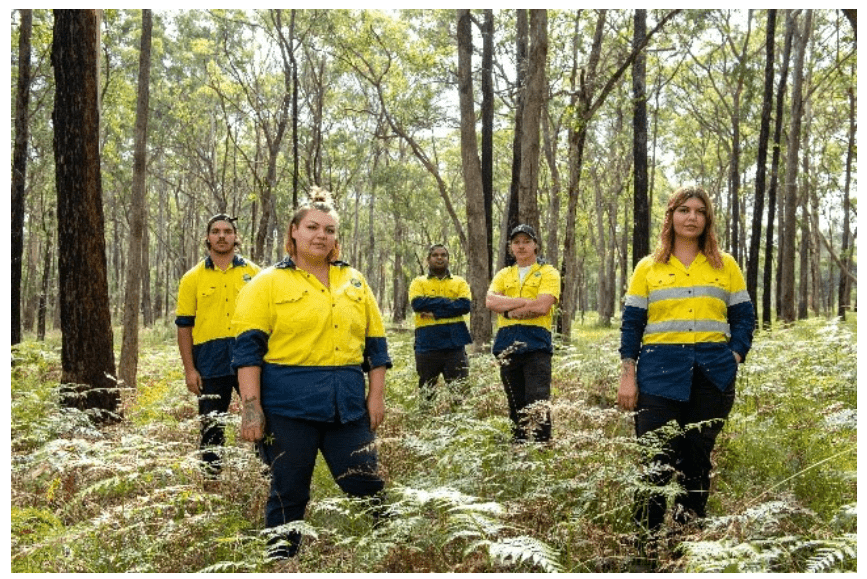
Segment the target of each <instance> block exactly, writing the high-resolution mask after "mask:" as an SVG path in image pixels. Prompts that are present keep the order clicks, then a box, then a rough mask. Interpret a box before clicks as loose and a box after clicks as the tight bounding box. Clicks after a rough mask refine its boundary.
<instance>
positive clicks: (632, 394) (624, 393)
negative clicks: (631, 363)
mask: <svg viewBox="0 0 867 579" xmlns="http://www.w3.org/2000/svg"><path fill="white" fill-rule="evenodd" d="M636 404H638V384H637V383H636V381H635V373H634V372H633V373H625V372H624V373H623V374H622V375H621V376H620V388H618V389H617V405H618V406H620V408H621V409H623V410H635V406H636Z"/></svg>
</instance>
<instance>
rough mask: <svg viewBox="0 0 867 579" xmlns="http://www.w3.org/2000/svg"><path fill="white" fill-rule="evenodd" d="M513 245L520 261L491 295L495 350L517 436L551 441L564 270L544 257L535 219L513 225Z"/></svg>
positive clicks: (487, 302)
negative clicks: (555, 331) (555, 338)
mask: <svg viewBox="0 0 867 579" xmlns="http://www.w3.org/2000/svg"><path fill="white" fill-rule="evenodd" d="M509 251H510V252H511V253H512V255H514V257H515V261H516V263H515V265H512V266H510V267H506V268H503V269H501V270H500V271H499V272H497V275H495V276H494V279H493V280H492V281H491V286H490V287H489V288H488V295H487V297H486V299H485V305H486V306H487V308H488V309H489V310H491V311H494V312H496V313H497V314H499V315H498V316H497V335H496V337H495V338H494V345H493V347H492V351H493V353H494V355H495V356H497V358H498V359H499V361H500V378H501V379H502V381H503V388H504V389H505V391H506V398H507V399H508V401H509V418H511V420H512V438H513V440H514V441H515V442H523V441H526V440H528V439H529V440H535V441H536V442H546V441H548V440H550V439H551V414H550V410H549V409H548V408H547V401H548V399H549V398H550V396H551V356H552V354H553V352H554V347H553V343H552V340H551V325H552V322H553V312H554V305H555V304H556V303H557V300H558V299H559V298H560V274H559V272H558V271H557V269H556V268H554V267H552V266H551V265H548V264H547V263H545V261H544V260H542V259H540V258H539V257H538V253H539V243H538V238H537V237H536V231H535V230H534V229H533V228H532V227H531V226H529V225H526V224H521V225H518V226H517V227H515V228H514V229H512V231H511V232H510V233H509ZM539 403H541V404H539ZM531 405H533V408H532V409H528V408H527V407H528V406H531Z"/></svg>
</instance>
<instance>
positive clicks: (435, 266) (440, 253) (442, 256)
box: [427, 247, 449, 271]
mask: <svg viewBox="0 0 867 579" xmlns="http://www.w3.org/2000/svg"><path fill="white" fill-rule="evenodd" d="M427 265H428V267H429V268H430V269H431V271H445V270H446V269H447V268H448V266H449V252H448V251H446V248H445V247H435V248H434V250H433V251H431V253H430V255H429V256H428V258H427Z"/></svg>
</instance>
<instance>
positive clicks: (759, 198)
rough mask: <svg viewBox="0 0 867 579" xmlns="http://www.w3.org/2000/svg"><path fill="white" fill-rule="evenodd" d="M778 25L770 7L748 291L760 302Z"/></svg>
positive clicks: (748, 266)
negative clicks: (760, 272) (775, 46)
mask: <svg viewBox="0 0 867 579" xmlns="http://www.w3.org/2000/svg"><path fill="white" fill-rule="evenodd" d="M776 28H777V11H776V10H773V9H772V10H768V22H767V34H766V36H765V91H764V97H763V98H762V120H761V128H760V129H759V148H758V152H757V159H756V197H755V201H754V203H753V224H752V233H751V235H750V249H749V258H748V259H747V280H746V281H747V292H748V293H749V294H750V299H751V300H752V302H753V303H754V304H756V306H758V303H759V302H758V283H759V247H760V244H761V237H762V216H763V213H764V209H765V177H766V175H767V164H768V141H769V140H770V135H771V108H772V107H773V99H774V36H775V34H774V33H775V32H776Z"/></svg>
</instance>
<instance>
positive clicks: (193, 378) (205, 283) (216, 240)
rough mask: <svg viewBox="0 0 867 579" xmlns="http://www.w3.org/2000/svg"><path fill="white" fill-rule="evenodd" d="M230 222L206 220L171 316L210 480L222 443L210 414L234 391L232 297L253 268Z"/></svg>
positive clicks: (222, 436) (220, 217) (222, 407)
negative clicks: (200, 255)
mask: <svg viewBox="0 0 867 579" xmlns="http://www.w3.org/2000/svg"><path fill="white" fill-rule="evenodd" d="M235 221H236V218H232V217H229V216H228V215H226V214H223V213H220V214H218V215H214V216H213V217H211V218H210V219H209V220H208V230H207V236H206V237H205V247H207V249H208V256H207V257H206V258H205V259H203V260H202V261H200V262H199V263H197V264H196V265H195V266H194V267H193V268H192V269H190V270H189V271H188V272H187V273H185V274H184V276H183V278H181V283H180V289H179V292H178V307H177V317H176V319H175V324H176V325H177V326H178V349H179V350H180V353H181V360H182V361H183V363H184V377H185V378H184V379H185V382H186V384H187V390H189V391H190V392H192V393H193V394H195V395H196V396H197V397H198V399H199V416H200V417H201V420H202V441H201V444H200V449H201V451H202V461H203V470H204V473H205V477H206V479H211V480H213V479H215V478H216V477H217V475H218V474H219V473H220V471H221V469H222V462H221V460H220V455H219V454H218V452H217V448H216V447H221V446H223V444H224V442H225V434H224V430H225V425H224V424H223V423H222V421H221V420H220V419H219V418H217V417H216V416H215V415H216V414H221V413H225V412H227V411H228V410H229V403H230V402H231V401H232V390H235V391H237V390H238V377H237V376H236V375H235V374H234V372H233V371H232V368H231V366H230V363H231V361H232V348H233V346H234V344H235V333H234V330H233V329H232V316H233V315H234V314H235V301H236V298H237V296H238V292H240V291H241V288H243V287H244V285H245V284H246V283H247V282H248V281H250V280H251V279H252V278H253V276H255V275H256V274H257V273H259V267H258V266H257V265H256V264H254V263H252V262H250V261H247V260H245V259H244V258H243V257H241V256H240V255H238V254H236V253H235V249H236V247H237V246H239V245H240V240H239V238H238V230H237V227H236V226H235Z"/></svg>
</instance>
